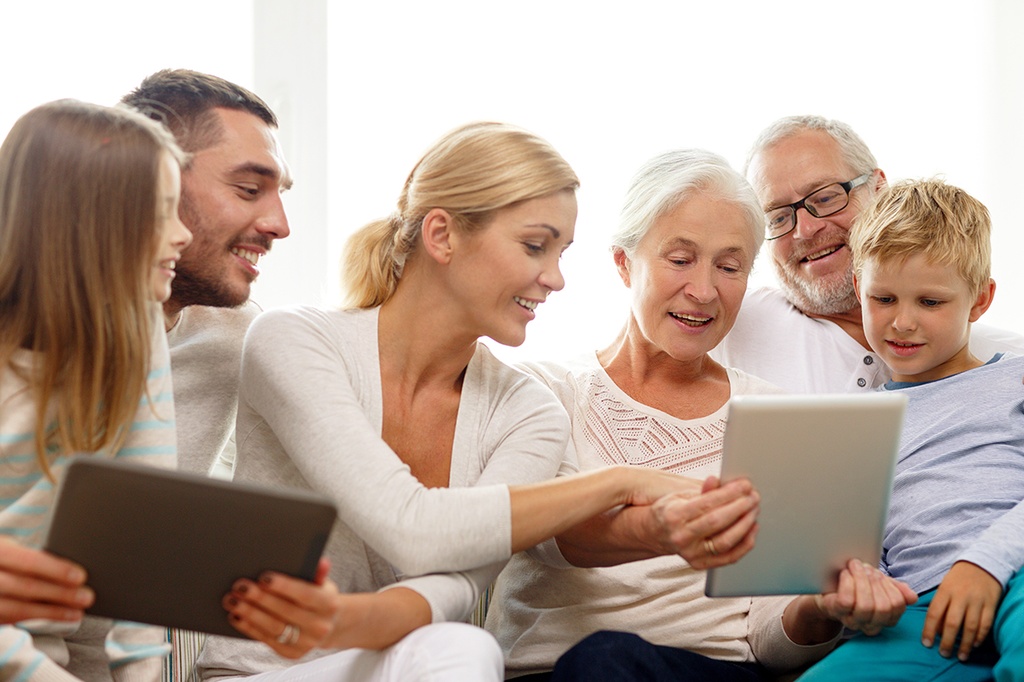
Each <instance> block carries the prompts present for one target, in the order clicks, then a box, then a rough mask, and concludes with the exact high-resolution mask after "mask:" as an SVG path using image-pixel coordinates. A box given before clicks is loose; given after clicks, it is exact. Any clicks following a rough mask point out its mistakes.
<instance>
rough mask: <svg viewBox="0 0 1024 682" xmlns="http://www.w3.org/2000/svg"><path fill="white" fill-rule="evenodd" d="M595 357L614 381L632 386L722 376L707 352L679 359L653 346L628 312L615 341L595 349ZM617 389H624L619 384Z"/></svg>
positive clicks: (718, 367)
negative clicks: (627, 317)
mask: <svg viewBox="0 0 1024 682" xmlns="http://www.w3.org/2000/svg"><path fill="white" fill-rule="evenodd" d="M597 358H598V361H599V362H600V363H601V366H602V367H604V368H605V370H606V371H607V372H608V373H609V375H614V376H615V377H616V379H617V380H616V383H619V381H618V379H622V380H623V381H624V382H625V383H627V384H629V385H632V386H636V387H644V386H648V387H650V386H657V385H659V384H661V385H672V386H677V387H678V386H682V385H685V384H694V383H697V382H702V381H707V380H708V379H719V378H724V377H725V370H724V368H723V367H722V366H721V365H719V364H718V363H717V362H715V361H714V360H712V359H711V357H710V356H709V355H708V354H707V353H703V352H702V353H699V354H697V355H695V356H693V357H685V358H679V357H673V356H672V355H669V354H668V353H667V352H666V351H664V350H662V349H661V348H658V347H657V346H655V345H653V344H652V343H651V342H650V341H648V340H647V339H646V338H645V337H644V336H643V333H642V332H641V331H640V328H639V326H638V325H637V323H636V320H635V318H634V317H633V316H632V315H631V316H630V318H629V320H628V321H627V322H626V326H624V327H623V328H622V331H621V332H619V335H618V337H616V339H615V341H614V342H612V344H611V345H610V346H608V347H607V348H605V349H604V350H602V351H599V352H598V354H597ZM620 388H623V390H626V389H625V387H623V386H621V385H620ZM627 392H629V391H628V390H627ZM634 397H635V396H634Z"/></svg>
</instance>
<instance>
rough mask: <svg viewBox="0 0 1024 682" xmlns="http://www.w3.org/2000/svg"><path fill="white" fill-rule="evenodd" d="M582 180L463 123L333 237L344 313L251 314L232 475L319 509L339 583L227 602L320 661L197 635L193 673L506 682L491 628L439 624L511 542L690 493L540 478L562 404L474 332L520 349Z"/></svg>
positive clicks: (238, 592)
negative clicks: (372, 214)
mask: <svg viewBox="0 0 1024 682" xmlns="http://www.w3.org/2000/svg"><path fill="white" fill-rule="evenodd" d="M577 185H578V181H577V179H576V175H575V173H574V172H573V171H572V169H571V168H570V167H569V165H568V164H567V163H566V162H565V160H564V159H562V157H561V156H559V155H558V153H557V152H556V151H555V150H554V149H552V148H551V147H550V145H548V144H547V143H546V142H544V141H543V140H541V139H538V138H537V137H535V136H533V135H531V134H529V133H526V132H524V131H522V130H519V129H516V128H513V127H510V126H506V125H501V124H495V123H479V124H472V125H468V126H465V127H462V128H459V129H457V130H455V131H453V132H451V133H450V134H448V135H447V136H445V137H444V138H442V139H441V140H440V141H439V142H438V143H437V144H435V145H434V146H433V147H432V148H431V149H430V150H429V151H428V152H427V154H426V155H425V156H424V157H423V158H422V159H421V160H420V162H419V163H418V164H417V165H416V167H415V168H414V169H413V171H412V173H411V174H410V175H409V178H408V180H407V181H406V183H405V188H404V189H403V191H402V194H401V196H400V198H399V201H398V206H397V210H396V211H395V212H394V213H393V214H392V215H391V216H390V217H389V218H387V219H385V220H381V221H378V222H375V223H371V224H370V225H368V226H366V227H365V228H364V229H363V230H362V231H360V232H359V233H357V234H356V235H355V236H354V237H353V239H352V241H351V242H350V243H349V246H348V251H347V258H346V273H345V278H346V281H347V283H348V285H349V287H348V288H349V292H350V296H351V305H352V308H351V309H348V310H341V311H332V312H328V311H321V310H314V309H309V308H299V309H292V310H280V311H272V312H269V313H266V314H264V315H263V316H261V317H260V318H257V320H256V321H255V322H254V323H253V326H252V327H251V328H250V332H249V335H248V336H247V338H246V346H245V353H244V356H243V361H242V381H241V387H240V392H239V417H238V434H239V443H238V447H239V460H238V469H237V472H236V476H237V477H238V478H239V479H243V480H249V481H256V482H262V483H268V484H273V485H285V486H290V487H298V488H313V489H316V490H318V491H320V492H322V493H325V494H327V495H328V496H330V497H331V498H332V499H333V500H334V502H335V503H336V504H337V506H338V508H339V523H338V524H337V525H336V529H335V532H334V533H333V535H332V537H331V538H330V542H329V544H328V548H327V551H326V554H327V556H328V557H329V559H330V560H331V563H332V571H331V574H330V575H331V578H332V579H333V581H334V583H336V584H337V586H339V587H340V588H341V590H342V591H343V592H344V593H345V594H342V595H337V594H336V593H334V594H332V590H334V584H333V583H331V582H330V581H328V582H326V583H325V584H324V588H325V589H324V590H323V593H322V594H321V595H320V596H319V597H318V596H317V595H316V594H315V587H316V586H313V585H308V584H303V585H297V584H295V583H293V582H290V581H288V579H286V578H283V577H281V576H277V575H270V576H266V580H265V581H260V582H259V583H253V582H251V581H245V580H242V581H239V582H238V583H237V585H236V588H235V591H234V592H233V593H232V594H231V595H229V596H228V597H227V599H226V600H225V605H226V606H227V608H228V610H229V612H230V614H231V616H230V617H231V619H232V622H233V623H235V625H236V626H237V627H238V628H239V630H241V631H242V632H243V633H245V634H247V635H249V636H251V637H253V638H256V639H260V640H262V641H264V642H266V643H268V644H270V645H271V646H272V647H273V648H274V650H275V651H277V652H278V653H280V654H282V655H284V656H288V657H291V658H297V657H298V656H300V655H302V654H304V653H305V652H307V651H309V650H310V649H311V648H312V647H317V648H318V649H319V650H318V651H315V652H314V654H313V655H314V656H315V657H319V658H317V659H316V660H312V661H306V662H303V663H302V664H300V665H297V666H294V667H292V668H286V666H287V665H289V663H290V662H289V661H286V660H284V659H283V658H280V657H277V656H273V655H272V654H271V652H270V651H269V650H267V649H265V648H261V647H259V646H258V645H256V644H254V643H251V642H244V641H242V640H237V639H227V638H211V639H210V640H208V641H207V644H206V647H205V649H204V651H203V653H202V655H201V657H200V660H199V665H200V670H201V673H202V675H203V676H204V678H206V679H211V678H221V677H230V676H237V675H243V674H256V673H261V672H262V673H263V675H261V676H260V679H261V680H264V679H265V680H280V679H290V678H294V679H299V678H301V679H316V678H320V677H322V678H324V679H331V680H335V681H336V682H337V681H339V680H387V679H394V680H414V679H430V680H467V679H473V680H500V679H502V677H503V673H502V662H501V654H500V652H499V651H498V650H497V647H496V645H495V643H494V640H493V639H490V638H489V636H487V635H486V634H485V633H483V631H481V630H479V629H476V628H471V627H470V626H467V625H464V624H461V623H445V622H443V621H455V620H462V619H465V618H466V617H467V616H468V615H469V613H470V611H471V609H472V608H473V606H474V605H475V603H476V601H477V597H478V595H479V593H480V591H481V590H483V589H485V588H486V586H487V585H489V584H490V582H491V581H492V580H493V578H494V576H495V575H497V573H498V571H499V570H500V568H501V566H502V565H503V564H504V562H505V561H506V560H507V559H508V558H509V556H510V555H511V553H513V552H516V551H519V550H522V549H526V548H529V547H532V546H533V545H534V544H536V543H537V542H539V541H541V540H544V539H545V538H548V537H551V536H552V535H555V534H557V533H559V532H561V531H563V530H565V529H568V528H570V527H572V526H574V525H576V524H578V523H581V522H583V521H585V520H587V519H589V518H591V517H593V516H595V515H597V514H600V513H602V512H604V511H606V510H608V509H611V508H613V507H616V506H617V505H621V504H627V505H628V504H632V503H638V504H649V503H650V502H652V501H653V500H654V499H655V498H657V497H659V496H661V495H662V494H664V493H668V492H671V491H675V490H686V491H690V492H697V491H699V487H700V484H699V482H698V483H696V487H694V485H693V482H691V481H687V480H685V479H681V478H677V477H675V476H672V475H670V474H666V473H663V472H656V471H652V470H642V469H637V468H629V467H619V468H609V469H606V470H604V471H601V472H595V473H592V474H588V475H583V476H565V477H561V478H558V479H556V480H548V479H552V478H553V477H554V476H555V475H556V473H558V471H559V468H560V466H562V465H563V462H562V458H563V455H564V454H565V450H566V444H567V442H568V423H567V418H566V415H565V412H564V411H563V410H562V409H561V408H560V407H559V405H558V403H557V401H556V399H555V397H554V396H553V395H552V394H551V393H550V392H548V391H547V390H546V389H545V388H544V387H543V386H541V385H540V383H539V382H537V381H535V380H532V379H529V378H527V377H526V376H525V375H523V374H521V373H520V372H518V371H516V370H514V369H512V368H510V367H507V366H506V365H504V364H502V363H501V362H499V361H498V360H497V359H496V358H495V357H494V356H493V355H492V354H491V353H490V352H489V351H488V349H487V347H486V346H484V345H482V344H479V343H478V340H479V338H480V337H482V336H488V337H490V338H491V339H494V340H495V341H497V342H499V343H503V344H508V345H519V344H520V343H522V342H523V340H524V337H525V333H526V326H527V324H528V323H529V322H530V321H531V320H532V319H533V318H534V316H535V315H536V309H537V308H538V306H540V305H541V304H542V303H543V302H544V301H545V299H546V298H547V297H548V295H549V294H551V293H552V292H555V291H558V290H560V289H561V288H562V286H563V280H562V276H561V273H560V270H559V258H560V256H561V254H562V252H563V251H564V250H565V249H566V248H567V247H568V246H569V244H570V243H571V242H572V240H573V234H574V230H575V223H576V197H575V189H576V187H577ZM537 482H541V483H537ZM730 522H731V521H730ZM446 571H461V572H459V573H444V572H446ZM425 573H431V574H432V575H426V576H422V574H425ZM417 575H420V576H421V577H411V576H417ZM377 590H380V591H379V592H378V591H377ZM331 649H335V650H337V649H348V650H347V651H341V652H335V653H331V651H330V650H331ZM328 654H330V655H328ZM267 671H273V672H267Z"/></svg>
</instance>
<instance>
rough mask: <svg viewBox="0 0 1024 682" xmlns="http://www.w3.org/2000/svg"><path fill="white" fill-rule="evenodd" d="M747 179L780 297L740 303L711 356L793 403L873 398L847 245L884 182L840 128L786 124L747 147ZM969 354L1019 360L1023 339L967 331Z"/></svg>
mask: <svg viewBox="0 0 1024 682" xmlns="http://www.w3.org/2000/svg"><path fill="white" fill-rule="evenodd" d="M746 175H747V178H748V179H749V180H750V182H751V184H752V185H753V186H754V190H755V191H756V192H757V196H758V199H759V200H760V202H761V206H762V207H763V209H764V212H765V225H766V228H765V229H766V239H767V241H768V250H769V254H770V256H771V260H772V263H773V265H774V267H775V272H776V274H777V276H778V279H779V284H780V287H781V288H780V289H775V288H762V289H759V290H757V291H753V292H750V293H748V294H747V296H746V299H745V300H744V302H743V308H742V310H741V312H740V314H739V316H738V318H737V319H736V323H735V325H734V326H733V329H732V331H731V332H730V333H729V335H728V336H727V337H726V338H725V340H724V341H723V342H722V343H721V344H720V345H719V346H718V348H716V349H715V350H714V351H712V353H711V355H712V356H713V357H714V358H715V359H716V360H718V361H719V362H721V363H722V364H724V365H726V366H731V367H737V368H739V369H742V370H744V371H746V372H749V373H751V374H754V375H756V376H759V377H761V378H763V379H767V380H768V381H771V382H772V383H774V384H777V385H779V386H782V387H783V388H785V389H787V390H789V391H792V392H794V393H840V392H852V391H865V390H868V391H869V390H873V389H874V388H876V387H877V386H879V385H881V384H883V383H885V382H886V381H887V380H888V379H889V375H890V372H889V368H888V367H886V366H885V364H884V363H883V362H882V360H881V359H880V358H879V357H878V356H877V355H876V354H875V353H873V352H872V351H871V349H870V348H869V347H868V344H867V341H866V339H865V337H864V329H863V326H862V324H861V312H860V304H859V303H858V301H857V297H856V295H855V294H854V290H853V274H852V270H851V260H850V250H849V248H848V247H847V245H846V235H847V232H848V231H849V229H850V224H851V223H852V222H853V220H854V218H856V217H857V214H858V213H859V212H860V209H861V208H862V207H863V206H865V205H866V204H867V203H869V202H870V201H871V200H872V197H873V195H874V193H875V192H876V191H878V190H879V189H882V188H883V187H885V184H886V179H885V173H884V172H883V171H882V170H881V169H880V168H878V163H877V162H876V161H875V157H874V155H873V154H872V153H871V151H870V150H869V149H868V147H867V145H866V144H864V141H863V140H861V138H860V137H859V136H858V135H857V134H856V133H855V132H854V131H853V130H852V129H851V128H850V127H849V126H848V125H846V124H845V123H841V122H839V121H830V120H827V119H824V118H821V117H819V116H793V117H787V118H783V119H780V120H778V121H776V122H775V123H773V124H772V125H771V126H769V127H768V128H767V129H766V130H765V131H764V132H763V133H761V136H760V137H759V138H758V139H757V141H756V142H755V143H754V147H753V149H752V150H751V152H750V156H749V157H748V160H747V167H746ZM971 350H972V352H973V353H974V354H975V355H976V356H977V357H980V358H985V359H988V358H990V357H992V355H993V354H994V353H996V352H1000V351H1013V352H1015V353H1024V338H1022V337H1020V336H1018V335H1016V334H1013V333H1010V332H1006V331H1002V330H998V329H994V328H992V327H986V326H984V325H979V324H976V325H974V326H973V328H972V332H971Z"/></svg>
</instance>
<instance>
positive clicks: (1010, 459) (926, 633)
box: [802, 181, 1024, 681]
mask: <svg viewBox="0 0 1024 682" xmlns="http://www.w3.org/2000/svg"><path fill="white" fill-rule="evenodd" d="M989 231H990V224H989V216H988V211H987V210H986V209H985V207H984V206H983V205H982V204H981V203H980V202H978V201H977V200H975V199H974V198H972V197H971V196H969V195H968V194H967V193H966V192H964V191H963V190H960V189H958V188H956V187H952V186H950V185H946V184H944V183H942V182H940V181H926V182H907V183H901V184H899V185H896V186H894V187H893V188H891V189H889V190H886V191H883V192H882V193H881V195H880V196H879V199H878V203H877V204H876V205H875V206H873V207H872V208H870V209H868V210H867V211H865V212H864V213H862V214H861V216H860V218H858V220H857V222H855V223H854V226H853V228H852V230H851V231H850V236H849V248H850V250H851V251H852V265H853V271H854V273H855V279H854V286H855V290H856V294H857V297H858V299H859V301H860V304H861V311H862V317H863V331H864V334H865V337H866V339H867V342H868V343H869V345H870V346H871V348H873V349H874V351H875V353H877V354H878V357H880V358H881V359H882V360H884V362H885V363H886V365H887V366H888V367H890V368H891V369H892V380H891V381H889V382H888V383H886V384H885V386H884V389H885V390H898V391H903V392H904V393H905V394H906V395H907V397H908V398H909V404H908V410H907V416H906V421H905V425H904V432H903V437H902V443H901V446H900V451H899V456H898V460H897V465H896V474H895V479H894V483H893V491H892V499H891V506H890V510H889V519H888V522H887V524H886V529H885V537H884V541H883V554H882V562H881V568H882V570H883V571H885V572H887V573H888V574H889V575H891V576H892V577H894V578H896V579H898V580H902V581H904V582H906V583H908V584H909V585H910V587H911V588H913V589H914V590H915V591H916V592H917V593H918V594H919V595H920V597H921V598H920V599H919V601H918V602H917V604H915V605H913V606H910V607H908V608H907V611H906V612H905V613H904V615H903V617H902V618H901V619H900V622H899V623H898V624H897V625H896V626H895V627H892V628H889V629H887V630H884V631H883V632H882V633H881V634H879V635H878V636H876V637H862V636H857V637H855V638H853V639H852V640H850V641H849V642H847V643H846V644H845V645H844V646H842V647H840V648H839V649H838V650H837V651H836V652H835V653H833V654H830V655H829V656H828V657H827V658H826V659H825V660H823V661H822V662H821V663H819V664H818V665H816V666H814V667H813V668H812V669H811V670H810V671H809V672H808V673H807V674H806V676H805V677H804V678H802V679H806V680H905V679H908V678H910V677H914V678H916V679H956V680H963V681H970V680H986V679H991V675H992V672H993V671H992V669H991V668H990V665H991V660H992V658H993V656H994V654H996V653H999V654H1001V658H1000V659H999V662H998V663H997V664H996V666H995V676H996V679H997V680H1011V679H1012V680H1021V679H1024V637H1022V636H1021V635H1022V634H1024V577H1021V576H1019V575H1018V577H1016V578H1015V577H1013V576H1014V574H1015V573H1016V572H1018V571H1019V570H1020V569H1021V566H1022V565H1024V386H1022V379H1024V357H1019V356H1013V357H1009V356H1003V355H1002V354H1000V353H996V354H994V355H992V356H988V357H985V356H980V357H979V356H977V355H976V354H974V353H973V352H972V349H971V348H970V347H969V346H968V340H969V338H970V335H971V325H972V324H973V323H974V322H976V321H977V320H978V318H980V317H981V315H982V314H983V313H984V312H985V311H986V310H987V309H988V307H989V305H990V304H991V302H992V296H993V294H994V293H995V283H994V282H993V281H992V280H991V279H990V278H989V269H990V262H991V253H990V251H991V247H990V245H989ZM1004 590H1005V594H1004ZM1000 601H1002V604H1000ZM990 632H991V634H992V637H991V639H989V638H988V635H989V633H990ZM936 639H938V647H937V648H935V647H933V644H934V643H935V641H936ZM954 653H956V654H957V657H956V658H953V657H952V655H953V654H954ZM925 671H928V674H926V673H925Z"/></svg>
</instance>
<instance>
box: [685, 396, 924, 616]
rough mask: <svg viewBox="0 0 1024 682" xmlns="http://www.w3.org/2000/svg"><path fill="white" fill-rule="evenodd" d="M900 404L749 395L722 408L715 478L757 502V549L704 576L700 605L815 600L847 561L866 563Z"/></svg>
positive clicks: (881, 514) (875, 555)
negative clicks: (712, 600)
mask: <svg viewBox="0 0 1024 682" xmlns="http://www.w3.org/2000/svg"><path fill="white" fill-rule="evenodd" d="M905 406H906V396H904V395H901V394H898V393H869V394H856V395H810V396H789V395H750V396H737V397H735V398H733V399H732V400H730V401H729V421H728V425H727V426H726V429H725V437H724V442H723V444H722V476H721V478H722V480H723V481H729V480H732V479H735V478H739V477H744V476H745V477H747V478H749V479H750V481H751V482H752V483H753V484H754V487H755V488H756V489H757V491H758V492H759V493H760V494H761V511H760V514H759V515H758V518H757V522H758V526H759V530H758V534H757V543H756V545H755V547H754V549H752V550H751V551H750V552H749V553H748V554H747V555H746V556H744V557H743V558H742V559H740V560H739V561H737V562H736V563H735V564H732V565H730V566H723V567H721V568H715V569H710V570H709V571H708V576H707V584H706V586H705V593H706V594H707V595H708V596H709V597H739V596H754V595H772V594H819V593H823V592H828V591H832V590H834V589H835V587H836V584H837V579H838V576H839V571H840V570H842V568H843V567H844V566H845V565H846V563H847V562H848V561H849V560H850V559H853V558H857V559H861V560H862V561H864V562H866V563H869V564H871V565H875V564H877V563H878V559H879V556H880V555H881V549H882V532H883V530H884V528H885V517H886V514H887V513H888V508H889V491H890V488H891V487H892V476H893V470H894V468H895V463H896V454H897V451H898V450H899V442H900V430H901V428H902V426H903V412H904V409H905Z"/></svg>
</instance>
